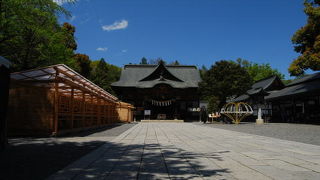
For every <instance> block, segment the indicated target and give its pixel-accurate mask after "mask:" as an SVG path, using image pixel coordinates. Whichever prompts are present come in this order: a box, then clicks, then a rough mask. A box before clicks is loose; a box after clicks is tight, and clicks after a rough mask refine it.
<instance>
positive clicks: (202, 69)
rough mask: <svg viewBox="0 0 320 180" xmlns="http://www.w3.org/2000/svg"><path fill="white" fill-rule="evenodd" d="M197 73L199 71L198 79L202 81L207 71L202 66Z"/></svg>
mask: <svg viewBox="0 0 320 180" xmlns="http://www.w3.org/2000/svg"><path fill="white" fill-rule="evenodd" d="M199 71H200V77H201V79H203V78H204V75H205V74H206V72H207V71H208V68H207V67H206V66H205V65H202V66H201V69H199Z"/></svg>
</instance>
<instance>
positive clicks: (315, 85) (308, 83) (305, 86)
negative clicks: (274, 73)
mask: <svg viewBox="0 0 320 180" xmlns="http://www.w3.org/2000/svg"><path fill="white" fill-rule="evenodd" d="M315 91H320V73H315V74H311V75H307V76H305V77H303V78H300V79H296V80H294V81H293V82H291V83H290V84H288V85H287V86H286V87H285V88H283V89H281V90H279V91H274V92H272V93H270V95H268V96H266V97H265V99H266V100H272V99H278V98H283V97H288V96H295V95H301V94H305V93H311V92H315Z"/></svg>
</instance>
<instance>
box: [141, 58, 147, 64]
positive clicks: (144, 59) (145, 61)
mask: <svg viewBox="0 0 320 180" xmlns="http://www.w3.org/2000/svg"><path fill="white" fill-rule="evenodd" d="M140 64H148V60H147V58H145V57H143V58H142V59H141V61H140Z"/></svg>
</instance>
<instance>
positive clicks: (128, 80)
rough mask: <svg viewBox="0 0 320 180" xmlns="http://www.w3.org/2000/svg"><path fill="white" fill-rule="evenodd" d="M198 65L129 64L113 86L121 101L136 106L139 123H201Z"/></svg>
mask: <svg viewBox="0 0 320 180" xmlns="http://www.w3.org/2000/svg"><path fill="white" fill-rule="evenodd" d="M200 81H201V78H200V74H199V70H198V69H197V68H196V67H195V66H179V65H178V66H175V65H168V66H167V65H165V64H164V62H159V64H158V65H126V66H125V67H124V69H123V71H122V72H121V77H120V80H119V81H117V82H115V83H113V84H112V88H113V89H114V90H115V91H116V92H117V94H118V95H119V98H120V99H121V100H122V101H124V102H128V103H131V104H133V105H134V106H135V107H136V109H135V113H134V117H135V118H136V120H144V119H145V120H147V119H150V120H174V119H180V120H185V121H194V120H199V112H196V111H195V109H197V108H199V94H198V84H199V82H200Z"/></svg>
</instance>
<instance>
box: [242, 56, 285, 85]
mask: <svg viewBox="0 0 320 180" xmlns="http://www.w3.org/2000/svg"><path fill="white" fill-rule="evenodd" d="M236 61H237V63H238V64H239V65H240V66H241V67H243V68H245V69H246V70H247V71H248V73H249V75H250V76H251V77H252V79H253V81H254V82H256V81H259V80H261V79H264V78H267V77H270V76H274V75H276V76H278V77H279V78H280V79H282V80H283V79H284V74H282V73H280V72H279V71H278V70H277V69H273V68H272V67H271V66H270V64H269V63H267V64H258V63H253V62H250V61H248V60H244V59H241V58H238V59H237V60H236Z"/></svg>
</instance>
